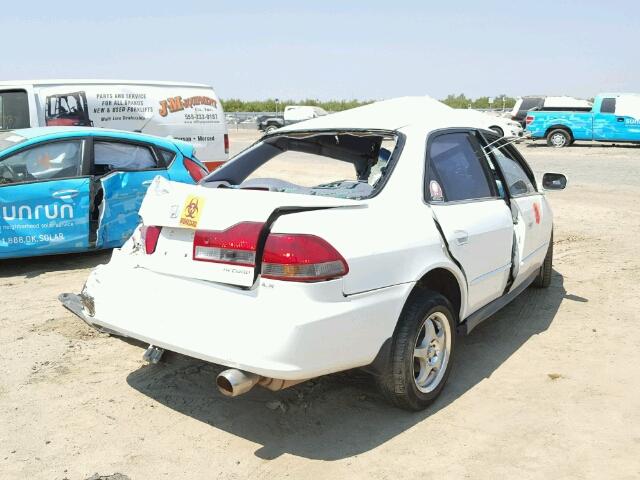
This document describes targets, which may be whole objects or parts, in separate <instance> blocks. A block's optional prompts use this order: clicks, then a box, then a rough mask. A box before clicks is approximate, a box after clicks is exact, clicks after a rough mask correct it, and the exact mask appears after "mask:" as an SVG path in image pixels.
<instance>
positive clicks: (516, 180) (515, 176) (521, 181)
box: [492, 147, 537, 197]
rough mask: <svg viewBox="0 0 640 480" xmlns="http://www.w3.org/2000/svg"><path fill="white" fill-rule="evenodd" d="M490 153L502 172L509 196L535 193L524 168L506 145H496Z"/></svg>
mask: <svg viewBox="0 0 640 480" xmlns="http://www.w3.org/2000/svg"><path fill="white" fill-rule="evenodd" d="M492 153H493V157H494V158H495V160H496V162H498V165H499V166H500V169H501V170H502V173H503V174H504V177H505V180H506V181H507V185H508V187H509V193H510V194H511V196H513V197H518V196H522V195H529V194H531V193H537V192H536V189H535V187H534V186H533V183H531V180H530V179H529V177H528V176H527V174H526V173H525V171H524V169H523V168H522V167H521V166H520V164H519V163H518V161H517V160H516V159H515V158H513V155H512V154H511V153H510V152H509V151H508V150H507V148H506V147H497V148H495V149H493V150H492Z"/></svg>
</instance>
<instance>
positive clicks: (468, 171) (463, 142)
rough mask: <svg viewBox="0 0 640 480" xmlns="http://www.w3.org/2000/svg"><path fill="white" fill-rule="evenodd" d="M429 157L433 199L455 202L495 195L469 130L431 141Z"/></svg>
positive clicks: (429, 188)
mask: <svg viewBox="0 0 640 480" xmlns="http://www.w3.org/2000/svg"><path fill="white" fill-rule="evenodd" d="M429 158H430V169H429V170H430V173H429V185H428V190H429V199H430V200H431V201H448V202H455V201H460V200H473V199H479V198H487V197H492V196H493V194H492V191H491V188H490V186H489V182H488V180H487V176H486V174H485V171H484V170H483V168H482V165H481V164H480V160H479V158H478V156H477V155H476V152H475V151H474V149H473V146H472V144H471V139H470V137H469V135H468V134H466V133H451V134H446V135H440V136H438V137H436V138H435V139H434V140H433V141H432V143H431V146H430V149H429Z"/></svg>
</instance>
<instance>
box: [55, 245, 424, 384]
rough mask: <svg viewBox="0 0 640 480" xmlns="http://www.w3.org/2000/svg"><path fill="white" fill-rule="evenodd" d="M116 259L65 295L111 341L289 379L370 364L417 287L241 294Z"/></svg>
mask: <svg viewBox="0 0 640 480" xmlns="http://www.w3.org/2000/svg"><path fill="white" fill-rule="evenodd" d="M117 256H118V255H117V254H116V255H114V260H113V261H112V262H111V263H110V264H108V265H101V266H99V267H98V268H96V269H95V270H94V271H93V272H92V273H91V275H90V276H89V279H88V280H87V283H86V286H85V288H84V290H83V293H82V295H81V296H75V295H69V294H66V295H63V296H61V301H62V302H63V304H64V305H65V306H66V307H67V308H69V310H71V311H72V312H73V313H75V314H76V315H78V316H79V317H81V318H82V319H83V320H85V321H86V322H87V323H89V324H91V325H94V326H97V327H99V328H101V329H103V330H106V331H108V332H112V333H113V332H115V333H117V334H119V335H123V336H127V337H132V338H136V339H138V340H141V341H144V342H147V343H149V344H152V345H156V346H159V347H162V348H165V349H167V350H171V351H175V352H178V353H182V354H184V355H188V356H192V357H195V358H199V359H202V360H205V361H210V362H213V363H217V364H221V365H226V366H229V367H233V368H239V369H242V370H246V371H249V372H253V373H256V374H258V375H263V376H265V377H273V378H280V379H285V380H300V379H306V378H312V377H316V376H320V375H324V374H327V373H332V372H337V371H341V370H347V369H349V368H355V367H361V366H365V365H368V364H370V363H371V362H372V361H373V360H374V358H375V357H376V355H377V353H378V351H379V350H380V348H381V346H382V345H383V343H384V342H385V340H386V339H387V338H389V337H390V336H391V335H392V334H393V330H394V328H395V325H396V322H397V319H398V317H399V315H400V311H401V309H402V306H403V304H404V301H405V299H406V297H407V296H408V294H409V292H410V291H411V288H412V287H413V284H401V285H395V286H391V287H386V288H382V289H379V290H375V291H371V292H367V293H362V294H357V295H351V296H348V297H345V296H344V295H343V294H342V282H341V281H340V280H333V281H327V282H321V283H313V284H303V283H293V282H280V281H272V280H261V281H260V286H258V287H256V288H254V289H252V290H240V289H236V288H233V287H228V286H224V285H220V284H216V283H211V282H206V281H200V280H192V279H185V278H180V277H175V276H171V275H163V274H158V273H155V272H152V271H149V270H146V269H144V268H134V267H133V265H131V264H129V262H127V261H126V258H127V257H126V256H124V255H121V256H119V257H120V258H119V259H116V257H117ZM87 304H88V308H87Z"/></svg>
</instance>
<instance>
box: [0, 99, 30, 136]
mask: <svg viewBox="0 0 640 480" xmlns="http://www.w3.org/2000/svg"><path fill="white" fill-rule="evenodd" d="M29 127H30V125H29V99H28V97H27V92H25V91H24V90H18V91H15V92H2V93H0V130H10V129H17V128H29Z"/></svg>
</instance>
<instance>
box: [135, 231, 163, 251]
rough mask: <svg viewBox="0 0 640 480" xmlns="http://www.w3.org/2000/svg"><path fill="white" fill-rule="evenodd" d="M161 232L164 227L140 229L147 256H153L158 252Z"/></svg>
mask: <svg viewBox="0 0 640 480" xmlns="http://www.w3.org/2000/svg"><path fill="white" fill-rule="evenodd" d="M161 231H162V227H156V226H147V225H143V226H142V228H140V236H141V238H142V243H144V251H145V253H146V254H147V255H151V254H152V253H154V252H155V251H156V246H157V245H158V238H159V237H160V232H161Z"/></svg>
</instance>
